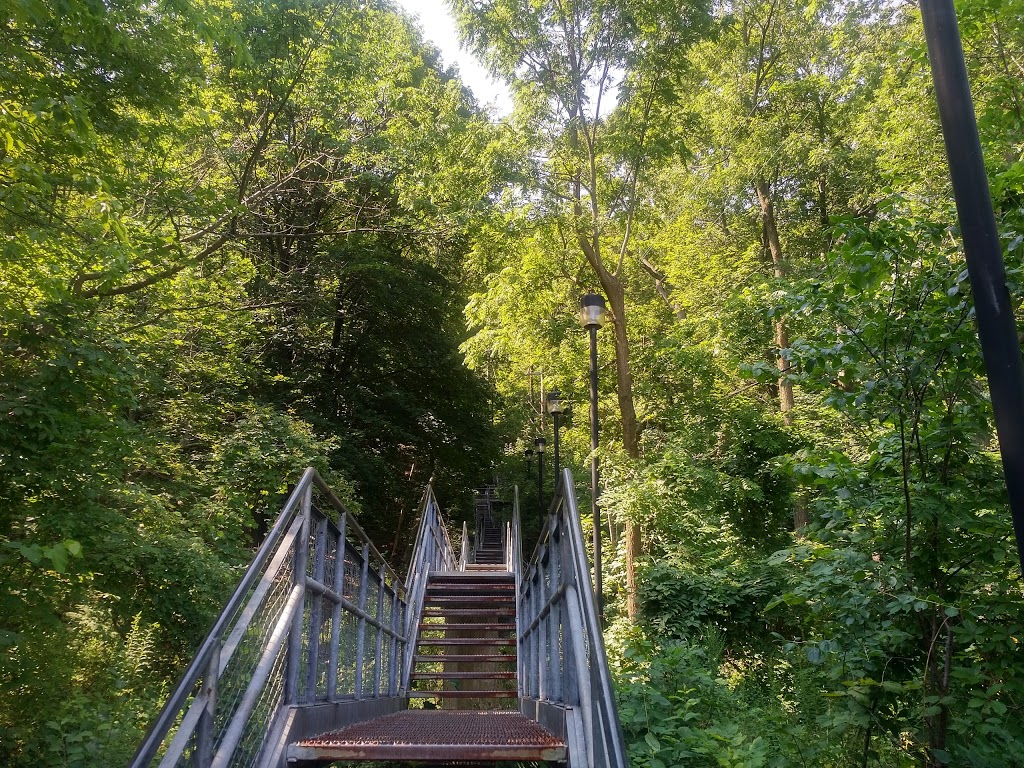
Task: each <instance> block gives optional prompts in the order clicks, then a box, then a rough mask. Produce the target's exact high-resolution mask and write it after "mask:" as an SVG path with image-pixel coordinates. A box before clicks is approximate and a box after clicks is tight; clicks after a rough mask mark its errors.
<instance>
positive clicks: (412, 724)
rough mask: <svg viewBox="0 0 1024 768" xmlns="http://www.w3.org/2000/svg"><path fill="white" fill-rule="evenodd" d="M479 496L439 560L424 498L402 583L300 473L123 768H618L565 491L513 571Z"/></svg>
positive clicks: (514, 542) (515, 525) (607, 684)
mask: <svg viewBox="0 0 1024 768" xmlns="http://www.w3.org/2000/svg"><path fill="white" fill-rule="evenodd" d="M494 496H495V489H494V488H490V489H487V491H486V492H485V493H484V494H482V495H480V496H478V498H477V503H476V525H477V527H476V530H475V532H474V533H475V537H476V539H475V541H476V546H474V547H472V548H470V546H469V535H468V531H467V530H466V527H465V526H464V528H463V539H462V547H461V554H460V555H459V557H456V554H455V551H454V549H453V547H452V543H451V539H450V537H449V535H448V531H447V529H446V527H445V524H444V521H443V519H442V517H441V514H440V510H439V508H438V505H437V502H436V500H435V499H434V495H433V491H432V489H431V488H429V487H428V488H427V490H426V491H425V492H424V495H423V500H422V502H421V504H420V520H419V530H418V534H417V539H416V544H415V547H414V550H413V557H412V561H411V563H410V566H409V572H408V574H407V576H406V579H405V580H404V581H403V580H402V579H400V578H399V577H398V575H397V574H396V573H395V572H394V571H393V570H392V569H391V568H390V566H388V564H387V563H386V562H384V560H383V558H382V557H381V556H380V554H379V553H378V552H377V550H376V548H375V547H374V546H373V544H372V543H371V542H370V541H369V539H368V538H367V537H366V535H365V534H364V533H363V531H362V529H361V528H360V527H359V525H358V523H357V522H356V521H355V519H354V518H353V517H352V515H350V514H349V513H348V512H347V511H346V510H345V508H344V506H343V505H342V504H341V502H340V501H339V500H338V499H337V497H336V496H335V495H334V494H333V493H332V492H331V491H330V489H329V488H328V487H327V485H326V484H325V483H324V482H323V480H322V479H321V478H320V477H319V476H318V475H317V474H316V472H315V471H314V470H313V469H307V470H306V472H305V473H304V474H303V476H302V479H301V480H300V482H299V483H298V485H297V486H296V488H295V490H294V492H293V493H292V494H291V496H290V498H289V499H288V501H287V502H286V504H285V506H284V509H283V510H282V512H281V515H280V517H279V518H278V520H277V523H276V524H275V525H274V528H273V529H272V530H271V532H270V534H269V535H268V537H267V540H266V542H265V543H264V544H263V546H262V547H261V548H260V550H259V552H258V553H257V555H256V557H255V559H254V560H253V563H252V565H251V566H250V567H249V569H248V570H247V571H246V573H245V576H244V577H243V579H242V582H241V583H240V584H239V586H238V588H237V589H236V590H235V593H234V595H233V596H232V597H231V599H230V600H229V601H228V604H227V606H226V607H225V609H224V611H223V612H222V613H221V615H220V617H219V618H218V620H217V622H216V623H215V625H214V627H213V629H212V630H211V632H210V634H209V635H208V636H207V638H206V640H205V641H204V642H203V644H202V646H201V647H200V649H199V651H198V653H197V654H196V657H195V658H194V659H193V661H192V663H191V664H190V665H189V667H188V669H187V670H186V672H185V674H184V676H183V677H182V680H181V682H180V683H179V685H178V686H177V687H176V688H175V690H174V692H173V693H172V694H171V696H170V698H169V700H168V702H167V704H166V706H165V707H164V709H163V711H162V712H161V713H160V715H159V716H158V717H157V719H156V721H155V722H154V724H153V726H152V727H151V729H150V731H149V733H148V734H147V736H146V738H145V740H144V741H143V743H142V745H141V746H140V747H139V750H138V752H137V754H136V756H135V758H134V759H133V761H132V763H131V765H130V768H156V767H157V766H159V767H160V768H176V767H179V766H180V767H181V768H184V767H186V766H188V767H190V768H228V767H229V766H231V767H235V766H238V767H242V766H245V767H250V766H251V767H252V768H285V766H312V765H325V764H328V763H331V762H333V761H337V760H352V761H371V760H372V761H391V760H400V761H410V762H420V763H434V764H436V763H438V762H466V761H471V762H472V763H473V764H479V763H486V762H496V761H506V760H512V761H520V762H523V761H526V762H541V763H554V764H565V765H568V766H570V768H581V767H582V766H588V767H589V766H602V767H603V766H608V767H609V768H625V766H626V765H627V763H626V758H625V752H624V748H623V743H622V737H621V732H620V729H619V726H618V719H617V715H616V713H615V705H614V700H613V698H612V689H611V679H610V674H609V672H608V667H607V661H606V659H605V655H604V645H603V640H602V637H601V633H600V627H599V624H598V622H597V613H596V608H595V602H594V595H593V592H592V589H591V586H590V575H589V570H588V567H587V560H586V552H585V550H584V547H583V537H582V532H581V531H580V526H579V518H578V514H577V509H576V502H575V498H574V495H573V492H572V481H571V477H570V476H569V474H568V472H564V473H563V476H562V477H561V478H560V483H559V489H558V491H557V492H556V494H555V498H554V500H553V502H552V505H551V508H550V514H549V516H548V520H547V524H546V526H545V528H544V532H543V533H542V535H541V539H540V541H539V542H538V545H537V548H536V550H535V552H534V556H533V558H532V560H531V563H530V564H529V566H527V567H526V568H525V570H524V568H523V565H522V559H521V552H520V542H519V509H518V497H516V500H515V502H514V504H513V508H512V514H511V520H509V521H507V522H504V523H502V521H501V520H500V515H498V514H496V512H495V510H494V503H493V502H494Z"/></svg>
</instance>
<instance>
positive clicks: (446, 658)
mask: <svg viewBox="0 0 1024 768" xmlns="http://www.w3.org/2000/svg"><path fill="white" fill-rule="evenodd" d="M413 659H414V661H415V662H416V663H417V664H431V663H435V662H437V663H441V664H445V663H457V662H466V663H469V664H506V663H514V662H515V660H516V655H515V654H514V653H490V654H473V653H446V654H440V653H439V654H437V655H436V656H433V655H430V654H427V655H425V656H415V657H413Z"/></svg>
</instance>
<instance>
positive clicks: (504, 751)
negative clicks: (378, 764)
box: [288, 710, 566, 763]
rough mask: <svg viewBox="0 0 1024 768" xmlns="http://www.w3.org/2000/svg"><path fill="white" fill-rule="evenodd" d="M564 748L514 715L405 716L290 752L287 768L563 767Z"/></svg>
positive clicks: (342, 732)
mask: <svg viewBox="0 0 1024 768" xmlns="http://www.w3.org/2000/svg"><path fill="white" fill-rule="evenodd" d="M565 757H566V747H565V744H564V743H563V742H562V741H560V740H559V739H557V738H555V737H554V736H553V735H552V734H551V733H549V732H548V731H546V730H545V729H544V728H542V727H541V726H540V725H538V724H537V723H535V722H533V721H532V720H530V719H528V718H526V717H523V715H521V714H519V713H518V712H514V711H505V712H500V711H499V712H478V711H458V710H456V711H452V710H407V711H404V712H398V713H395V714H392V715H387V716H385V717H379V718H374V719H373V720H367V721H364V722H361V723H357V724H355V725H350V726H348V727H346V728H342V729H340V730H338V731H334V732H331V733H325V734H322V735H320V736H317V737H316V738H313V739H306V740H304V741H300V742H297V743H294V744H290V745H289V746H288V760H289V762H302V761H317V762H320V763H326V762H328V761H333V760H379V761H404V760H417V761H430V762H434V763H443V762H451V761H467V762H481V761H489V762H496V761H519V762H546V761H563V760H565Z"/></svg>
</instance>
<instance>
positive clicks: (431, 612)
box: [423, 606, 516, 619]
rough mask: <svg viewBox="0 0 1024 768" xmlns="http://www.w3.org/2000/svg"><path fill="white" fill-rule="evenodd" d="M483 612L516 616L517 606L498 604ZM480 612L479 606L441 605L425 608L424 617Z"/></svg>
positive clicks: (466, 614)
mask: <svg viewBox="0 0 1024 768" xmlns="http://www.w3.org/2000/svg"><path fill="white" fill-rule="evenodd" d="M483 613H484V614H486V615H494V616H515V614H516V610H515V608H505V607H498V606H496V607H494V608H493V609H491V610H488V611H483ZM480 614H481V610H480V609H479V608H442V607H441V606H436V607H434V608H433V609H431V608H424V609H423V617H424V618H429V619H434V618H444V617H445V616H480Z"/></svg>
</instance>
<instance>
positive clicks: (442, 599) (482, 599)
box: [424, 592, 516, 603]
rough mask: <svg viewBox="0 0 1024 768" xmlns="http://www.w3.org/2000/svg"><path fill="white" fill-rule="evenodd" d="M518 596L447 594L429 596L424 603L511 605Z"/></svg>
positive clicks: (495, 593) (509, 594) (492, 593)
mask: <svg viewBox="0 0 1024 768" xmlns="http://www.w3.org/2000/svg"><path fill="white" fill-rule="evenodd" d="M515 598H516V596H515V595H514V594H512V593H511V592H489V593H487V594H484V595H466V594H458V595H452V594H448V593H447V592H441V593H438V594H427V595H425V596H424V601H425V602H427V603H511V602H513V601H514V600H515Z"/></svg>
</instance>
